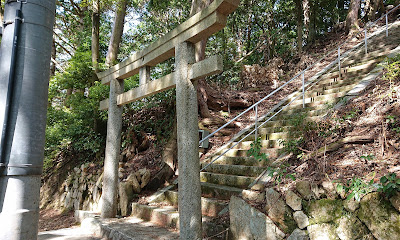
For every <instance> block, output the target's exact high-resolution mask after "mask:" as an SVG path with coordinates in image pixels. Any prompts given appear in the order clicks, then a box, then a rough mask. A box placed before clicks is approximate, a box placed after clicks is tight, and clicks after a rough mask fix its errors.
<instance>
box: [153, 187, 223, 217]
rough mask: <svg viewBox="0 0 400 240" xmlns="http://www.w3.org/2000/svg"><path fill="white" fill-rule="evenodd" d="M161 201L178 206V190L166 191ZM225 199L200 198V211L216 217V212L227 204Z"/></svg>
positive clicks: (205, 214)
mask: <svg viewBox="0 0 400 240" xmlns="http://www.w3.org/2000/svg"><path fill="white" fill-rule="evenodd" d="M160 200H161V201H157V202H163V203H167V204H169V205H171V206H174V207H178V192H177V191H172V190H169V191H166V192H164V197H163V198H160ZM227 205H228V204H227V202H226V201H221V200H218V199H215V198H205V197H202V198H201V213H202V214H203V215H204V216H209V217H216V216H218V213H219V212H220V211H221V210H222V209H224V208H225V207H226V206H227Z"/></svg>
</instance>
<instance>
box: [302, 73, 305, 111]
mask: <svg viewBox="0 0 400 240" xmlns="http://www.w3.org/2000/svg"><path fill="white" fill-rule="evenodd" d="M301 76H302V83H303V84H302V85H303V108H305V107H306V97H305V90H304V72H303V74H302V75H301Z"/></svg>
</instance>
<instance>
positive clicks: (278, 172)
mask: <svg viewBox="0 0 400 240" xmlns="http://www.w3.org/2000/svg"><path fill="white" fill-rule="evenodd" d="M267 170H268V176H270V177H271V178H272V179H273V180H274V182H275V183H276V184H280V183H282V181H283V180H284V179H285V178H286V179H291V180H292V181H295V180H296V177H295V175H296V173H288V166H287V165H284V164H282V165H281V166H280V167H277V168H273V167H268V168H267Z"/></svg>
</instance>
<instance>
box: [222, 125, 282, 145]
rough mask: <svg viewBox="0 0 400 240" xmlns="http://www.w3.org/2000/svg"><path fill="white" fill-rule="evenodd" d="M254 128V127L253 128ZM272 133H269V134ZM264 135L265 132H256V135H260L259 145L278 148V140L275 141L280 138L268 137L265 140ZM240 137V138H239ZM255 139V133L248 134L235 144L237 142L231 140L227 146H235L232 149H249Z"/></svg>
mask: <svg viewBox="0 0 400 240" xmlns="http://www.w3.org/2000/svg"><path fill="white" fill-rule="evenodd" d="M253 130H254V129H253ZM272 134H274V133H271V135H272ZM265 136H266V134H264V135H263V134H258V137H261V147H262V148H264V149H267V148H280V146H279V142H278V141H276V140H278V139H280V138H277V139H269V140H265ZM239 139H240V138H239ZM254 139H255V135H254V134H252V135H249V136H248V137H246V138H245V139H244V140H243V141H242V142H240V143H238V144H236V143H237V142H232V143H231V144H229V145H227V148H230V147H232V146H234V145H235V144H236V145H235V146H234V147H233V148H232V149H242V150H249V149H250V145H251V144H252V143H253V141H254Z"/></svg>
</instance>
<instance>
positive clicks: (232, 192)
mask: <svg viewBox="0 0 400 240" xmlns="http://www.w3.org/2000/svg"><path fill="white" fill-rule="evenodd" d="M200 185H201V192H202V195H203V196H204V197H207V198H218V199H220V200H229V199H230V198H231V196H237V195H239V194H241V193H242V191H243V189H240V188H236V187H229V186H224V185H219V184H214V183H208V182H201V183H200Z"/></svg>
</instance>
